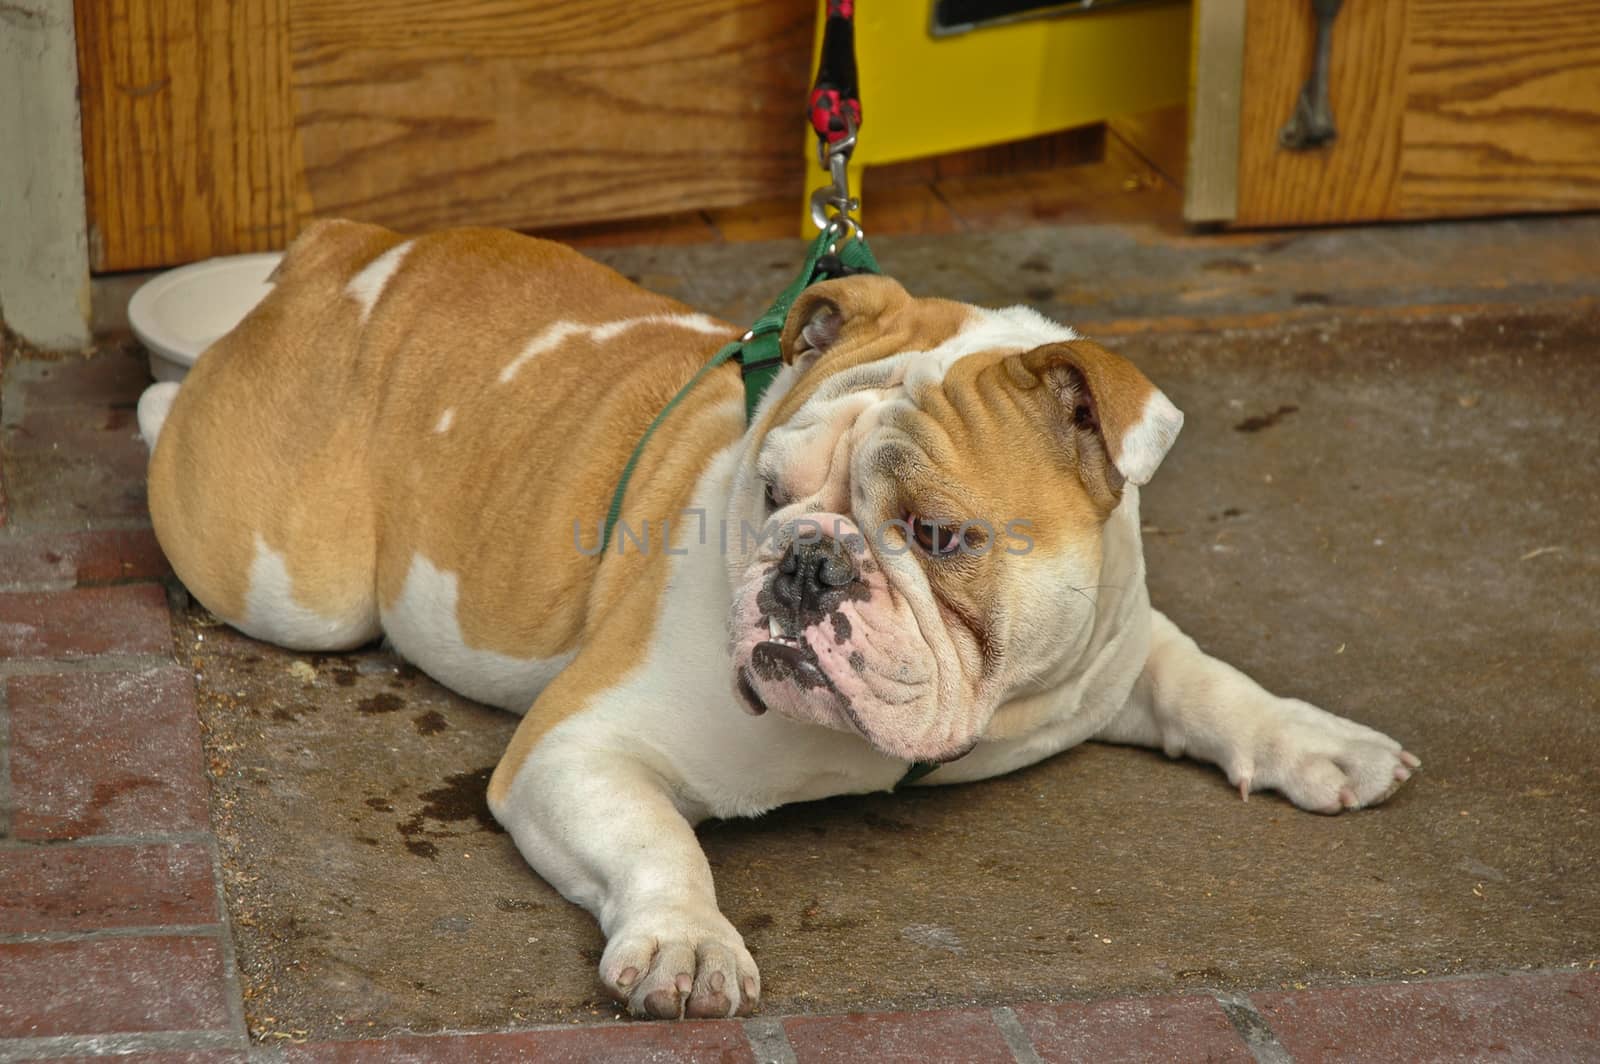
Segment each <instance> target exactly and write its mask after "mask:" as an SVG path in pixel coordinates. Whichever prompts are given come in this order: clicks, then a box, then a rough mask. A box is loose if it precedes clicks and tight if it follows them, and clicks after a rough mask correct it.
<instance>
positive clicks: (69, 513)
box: [0, 362, 149, 528]
mask: <svg viewBox="0 0 1600 1064" xmlns="http://www.w3.org/2000/svg"><path fill="white" fill-rule="evenodd" d="M40 365H41V364H38V363H26V362H25V363H22V364H20V365H19V366H18V369H17V372H16V373H15V374H14V375H13V376H16V377H19V378H20V377H24V376H26V375H27V374H28V373H37V372H42V370H41V369H40ZM45 368H47V369H53V370H55V371H57V372H61V370H59V369H57V367H56V365H55V364H51V365H50V366H47V367H45ZM79 383H83V384H84V385H85V388H84V390H85V391H87V392H91V393H98V394H95V395H92V396H91V395H72V394H70V391H71V389H67V390H66V391H65V392H58V391H57V390H56V389H54V388H51V387H49V382H48V381H36V382H34V385H36V386H34V387H30V385H29V383H28V382H27V381H24V380H17V381H11V380H8V381H7V382H6V388H5V393H6V395H7V397H8V398H10V399H12V400H15V401H17V405H16V407H15V410H16V411H17V413H18V415H20V417H17V416H8V417H7V419H6V421H5V422H4V427H3V429H0V452H3V462H4V465H5V469H6V473H5V475H6V493H7V496H8V500H9V507H10V518H9V522H10V524H11V525H12V526H13V527H24V528H25V527H28V526H30V525H43V524H50V525H60V524H71V523H81V522H84V521H88V520H95V519H107V518H142V517H145V516H146V515H145V510H144V479H145V469H146V466H147V465H148V464H149V453H148V451H147V449H146V448H145V445H144V441H143V440H142V439H140V438H139V435H138V426H137V416H136V412H135V402H136V400H137V398H138V388H137V387H135V386H133V385H132V384H129V383H128V382H126V381H123V382H121V383H117V384H114V382H111V381H105V382H99V383H93V382H89V381H82V382H79ZM119 392H120V393H122V394H114V393H119ZM18 397H20V399H18ZM7 408H8V413H10V411H11V409H12V407H11V405H10V403H9V402H8V404H7Z"/></svg>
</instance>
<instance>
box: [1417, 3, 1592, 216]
mask: <svg viewBox="0 0 1600 1064" xmlns="http://www.w3.org/2000/svg"><path fill="white" fill-rule="evenodd" d="M1409 23H1410V25H1409V33H1408V42H1407V51H1408V58H1409V66H1410V75H1409V77H1408V78H1407V81H1406V99H1407V104H1406V116H1405V125H1404V134H1403V137H1402V145H1403V149H1402V150H1403V155H1402V163H1401V171H1402V172H1401V175H1400V187H1399V194H1398V213H1400V214H1402V215H1413V216H1416V215H1437V214H1481V213H1487V212H1504V211H1522V210H1530V211H1540V210H1560V209H1563V208H1566V209H1571V208H1577V207H1593V206H1596V205H1600V3H1596V2H1595V0H1522V2H1520V3H1515V4H1508V3H1505V2H1504V0H1410V18H1409Z"/></svg>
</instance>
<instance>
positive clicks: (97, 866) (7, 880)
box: [0, 843, 217, 934]
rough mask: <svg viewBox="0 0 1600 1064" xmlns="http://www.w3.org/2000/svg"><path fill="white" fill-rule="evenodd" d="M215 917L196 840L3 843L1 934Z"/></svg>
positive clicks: (205, 861) (205, 857)
mask: <svg viewBox="0 0 1600 1064" xmlns="http://www.w3.org/2000/svg"><path fill="white" fill-rule="evenodd" d="M216 920H217V896H216V888H215V886H214V883H213V880H212V876H211V854H210V852H209V851H208V850H207V849H206V848H205V847H204V846H201V845H199V844H198V843H170V844H169V843H153V844H150V845H146V846H30V847H24V848H17V849H8V850H0V934H15V933H18V932H22V931H95V930H99V929H102V928H108V927H155V926H166V925H171V924H209V923H215V922H216Z"/></svg>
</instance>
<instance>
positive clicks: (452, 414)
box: [433, 406, 456, 436]
mask: <svg viewBox="0 0 1600 1064" xmlns="http://www.w3.org/2000/svg"><path fill="white" fill-rule="evenodd" d="M455 423H456V408H455V407H453V406H447V407H445V408H444V413H442V414H440V415H439V423H438V424H437V425H435V426H433V431H434V434H435V435H438V436H443V435H444V434H445V433H447V432H449V431H450V426H451V425H454V424H455Z"/></svg>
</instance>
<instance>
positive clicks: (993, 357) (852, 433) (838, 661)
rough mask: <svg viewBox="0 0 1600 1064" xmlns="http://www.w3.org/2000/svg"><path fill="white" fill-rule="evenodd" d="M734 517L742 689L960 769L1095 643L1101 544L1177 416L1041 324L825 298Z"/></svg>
mask: <svg viewBox="0 0 1600 1064" xmlns="http://www.w3.org/2000/svg"><path fill="white" fill-rule="evenodd" d="M783 355H784V360H785V362H786V363H788V365H787V366H786V368H785V369H784V370H783V372H782V374H781V375H780V376H779V377H778V378H777V380H775V381H774V382H773V385H772V387H771V388H770V389H769V391H768V394H767V397H766V398H765V399H764V400H763V404H762V409H761V411H760V412H759V413H758V417H757V421H756V424H755V426H754V427H753V428H752V430H751V432H750V433H749V435H748V436H747V439H746V445H747V451H746V452H745V454H744V456H743V459H742V461H741V463H740V467H739V471H738V473H737V476H736V480H735V484H734V493H733V501H732V505H731V508H730V512H729V527H730V530H731V531H733V535H732V536H730V548H732V549H730V553H729V566H730V577H731V580H732V586H733V588H734V597H733V604H732V607H731V610H730V614H729V630H730V633H729V638H730V647H731V652H732V655H733V663H734V673H735V675H734V683H735V685H736V687H737V688H738V691H739V694H740V697H741V699H742V701H743V702H744V704H745V706H746V707H747V708H748V709H749V710H750V711H751V712H754V713H761V712H765V711H767V710H769V709H770V710H773V711H776V712H779V713H783V714H785V715H786V716H790V717H794V718H797V719H800V720H806V721H811V722H814V723H818V724H824V725H827V726H830V727H835V728H842V729H847V730H852V731H856V732H859V733H860V734H861V735H863V736H864V737H865V738H866V739H867V740H868V741H869V742H871V743H872V745H873V746H875V747H876V748H877V749H879V750H880V751H882V752H883V753H885V754H888V755H890V756H894V757H899V758H904V759H906V760H913V761H947V760H951V759H953V758H956V757H959V756H960V755H961V754H963V753H965V752H966V751H967V750H969V749H971V747H972V746H973V744H974V743H976V742H977V741H978V740H979V739H980V738H981V737H982V735H983V733H984V729H985V728H986V727H987V725H988V723H989V720H990V718H991V717H992V716H993V714H994V711H995V709H996V708H997V707H998V706H999V705H1000V704H1001V703H1002V702H1003V701H1005V700H1006V699H1007V698H1009V697H1012V696H1013V695H1015V694H1016V693H1019V692H1021V691H1025V690H1040V689H1045V688H1048V687H1049V686H1051V685H1052V684H1053V683H1055V682H1058V681H1059V679H1060V672H1061V670H1062V669H1063V667H1065V666H1069V665H1070V664H1071V663H1072V662H1073V661H1075V660H1076V659H1077V656H1078V655H1079V653H1081V651H1082V649H1083V646H1084V644H1085V643H1086V642H1087V640H1088V638H1089V636H1090V634H1091V631H1092V622H1093V614H1094V609H1095V601H1096V596H1097V588H1096V586H1095V585H1096V584H1098V583H1099V581H1098V579H1097V577H1098V574H1099V571H1100V561H1101V528H1102V526H1103V525H1104V523H1105V521H1106V519H1107V517H1108V516H1109V515H1110V514H1111V512H1112V510H1114V509H1115V508H1116V506H1117V504H1118V502H1119V500H1120V499H1121V496H1122V491H1123V485H1124V484H1125V483H1126V482H1128V481H1131V482H1133V483H1135V484H1142V483H1144V482H1145V481H1146V480H1148V479H1149V477H1150V476H1151V474H1152V473H1154V471H1155V468H1156V466H1157V465H1158V464H1159V463H1160V461H1161V458H1162V456H1163V455H1164V454H1165V453H1166V451H1167V448H1168V447H1169V446H1171V443H1172V440H1173V438H1174V437H1175V436H1176V435H1177V432H1178V429H1179V427H1180V426H1181V425H1182V422H1183V416H1182V415H1181V414H1180V413H1178V411H1177V410H1176V408H1174V407H1173V406H1172V404H1171V403H1170V402H1168V401H1167V399H1166V397H1165V396H1163V395H1162V394H1161V393H1160V392H1159V391H1157V390H1156V389H1155V388H1154V386H1153V385H1151V384H1150V382H1149V381H1148V380H1146V379H1145V378H1144V376H1143V375H1141V374H1140V373H1139V371H1138V370H1136V369H1134V368H1133V366H1132V365H1130V364H1129V363H1127V362H1125V361H1123V360H1122V359H1120V358H1118V357H1116V356H1115V355H1112V354H1111V353H1109V352H1107V351H1105V350H1104V349H1102V348H1100V347H1098V346H1097V345H1095V344H1092V343H1089V342H1088V341H1085V340H1082V339H1079V338H1078V337H1077V335H1076V334H1075V333H1073V332H1072V330H1070V329H1068V328H1066V327H1064V326H1061V325H1057V324H1055V323H1053V322H1050V321H1048V320H1046V319H1044V318H1042V317H1040V316H1039V315H1038V314H1035V313H1034V312H1032V311H1031V310H1027V309H1026V308H1021V307H1014V308H1010V309H1008V310H1003V311H989V310H981V309H978V308H975V307H969V306H964V305H962V304H958V303H950V302H946V301H943V300H916V299H912V298H911V297H910V296H908V295H907V294H906V292H905V291H904V289H902V288H901V287H900V286H899V285H898V284H896V283H895V282H893V281H891V280H888V279H886V278H881V277H871V276H861V277H851V278H845V279H841V280H837V281H829V282H825V283H823V284H819V285H816V286H813V287H812V288H810V289H808V290H807V291H806V292H805V293H804V294H803V295H802V296H801V298H800V299H799V300H798V301H797V302H796V304H795V307H794V309H793V310H792V311H791V313H790V316H789V320H788V323H787V325H786V326H785V329H784V335H783Z"/></svg>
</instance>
